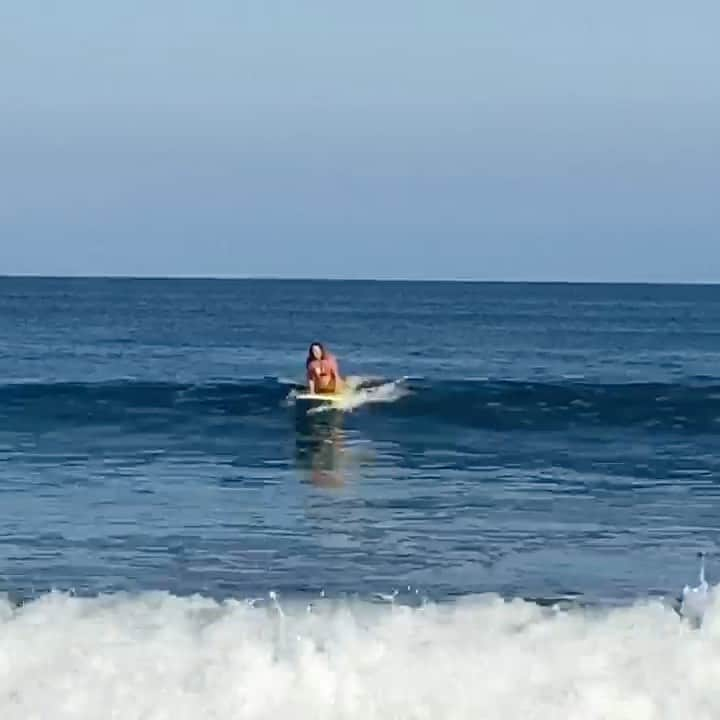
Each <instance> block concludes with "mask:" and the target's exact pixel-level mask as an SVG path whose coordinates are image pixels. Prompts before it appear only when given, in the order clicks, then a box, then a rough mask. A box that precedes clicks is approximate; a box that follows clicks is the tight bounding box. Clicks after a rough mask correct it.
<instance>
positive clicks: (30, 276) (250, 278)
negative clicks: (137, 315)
mask: <svg viewBox="0 0 720 720" xmlns="http://www.w3.org/2000/svg"><path fill="white" fill-rule="evenodd" d="M0 279H25V280H141V281H143V280H144V281H158V280H178V281H193V280H211V281H213V280H214V281H219V282H232V281H236V282H237V281H241V282H243V281H244V282H355V283H418V284H422V283H425V284H430V283H432V284H443V283H446V284H449V283H456V284H466V285H647V286H668V285H670V286H691V287H703V286H706V287H714V286H716V285H719V284H720V280H560V279H555V280H527V279H526V280H521V279H514V280H511V279H502V280H497V279H496V280H491V279H481V278H475V279H472V278H403V277H388V278H371V277H340V276H335V277H313V276H286V277H283V276H275V275H219V274H218V275H213V274H208V275H189V274H177V275H129V274H128V275H125V274H118V275H108V274H78V275H69V274H65V275H55V274H45V273H0Z"/></svg>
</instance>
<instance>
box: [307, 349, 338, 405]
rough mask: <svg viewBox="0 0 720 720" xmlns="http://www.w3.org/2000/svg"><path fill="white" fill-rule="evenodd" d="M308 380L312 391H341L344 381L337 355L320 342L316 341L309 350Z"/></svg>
mask: <svg viewBox="0 0 720 720" xmlns="http://www.w3.org/2000/svg"><path fill="white" fill-rule="evenodd" d="M305 367H306V369H307V380H308V385H309V387H310V392H311V393H339V392H341V391H342V389H343V386H344V382H343V379H342V377H341V375H340V369H339V368H338V363H337V360H336V359H335V357H334V356H333V355H332V354H331V353H329V352H328V351H327V350H325V348H324V347H323V346H322V344H321V343H319V342H314V343H313V344H312V345H311V346H310V349H309V350H308V356H307V361H306V362H305Z"/></svg>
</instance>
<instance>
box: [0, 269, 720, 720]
mask: <svg viewBox="0 0 720 720" xmlns="http://www.w3.org/2000/svg"><path fill="white" fill-rule="evenodd" d="M316 340H317V341H321V342H323V343H325V344H326V346H327V347H328V349H330V350H331V351H332V352H333V353H334V354H335V355H336V357H337V358H338V360H339V363H340V367H341V371H342V372H343V374H345V375H347V376H349V377H350V378H351V379H352V381H353V382H354V383H358V384H359V385H360V386H361V387H364V388H365V389H364V390H361V391H358V394H357V397H356V401H355V402H353V403H351V404H349V405H348V406H347V407H342V408H340V409H335V410H331V411H327V412H318V407H317V406H312V405H308V404H305V403H302V402H298V401H295V399H294V393H295V391H296V390H297V388H298V387H300V385H301V384H302V383H303V381H304V362H305V357H306V354H307V348H308V345H309V344H310V343H311V342H312V341H316ZM719 435H720V286H631V285H572V284H547V285H543V284H482V283H405V282H361V281H357V282H340V281H338V282H335V281H270V280H267V281H260V280H257V281H250V280H125V279H25V278H0V717H2V718H3V720H14V719H15V718H17V719H18V720H19V719H21V718H22V719H23V720H25V719H26V718H30V717H38V718H40V717H42V718H46V717H47V718H50V717H52V718H99V717H111V716H112V717H114V718H122V719H125V718H158V719H159V718H166V717H171V716H177V717H178V718H185V717H187V718H209V717H218V718H219V717H223V718H269V717H283V716H286V717H302V718H304V717H308V718H310V717H312V718H361V717H362V718H363V720H368V719H369V718H374V717H378V718H380V717H382V718H388V717H392V718H444V717H448V718H477V717H483V718H503V720H508V719H511V718H530V717H533V718H558V717H562V718H583V719H584V720H587V719H591V718H638V719H643V720H644V719H647V718H685V717H690V716H692V717H693V718H695V720H698V719H699V718H717V717H718V716H720V692H718V690H717V688H718V687H720V649H718V648H720V611H716V610H715V604H714V592H715V590H714V584H713V578H714V577H715V576H716V575H717V573H718V572H719V571H718V570H717V568H718V567H720V563H716V562H715V560H714V555H715V553H716V552H717V547H718V542H719V541H720V523H719V521H720V510H719V509H718V508H719V507H720V505H719V503H720V442H719ZM698 553H705V555H706V558H705V562H706V566H707V567H706V570H707V579H708V583H709V586H708V587H707V588H705V587H704V586H700V587H699V589H698V592H697V593H696V594H697V595H698V596H700V595H702V597H701V598H700V599H701V600H702V603H701V607H702V612H701V613H700V615H701V617H696V618H695V622H689V620H688V617H687V613H685V614H684V613H683V612H682V607H681V606H680V607H679V603H680V602H681V601H682V597H681V592H682V590H683V588H684V587H685V586H686V585H688V586H690V587H693V588H694V587H696V586H698V585H699V583H700V580H699V578H698V571H699V563H698V558H697V555H698ZM691 593H692V591H691ZM678 598H679V600H678Z"/></svg>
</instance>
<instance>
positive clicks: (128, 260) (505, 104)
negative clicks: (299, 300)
mask: <svg viewBox="0 0 720 720" xmlns="http://www.w3.org/2000/svg"><path fill="white" fill-rule="evenodd" d="M719 27H720V4H718V3H717V2H704V1H698V2H690V3H678V2H665V0H654V1H652V2H651V1H650V0H635V1H634V2H627V1H626V0H623V1H622V2H621V1H620V0H606V1H605V2H595V3H589V2H578V1H577V0H557V1H555V2H553V1H552V0H550V1H549V2H544V3H541V2H534V1H531V0H525V1H524V2H517V1H515V0H498V1H497V2H482V1H481V0H474V1H467V2H459V1H458V2H453V1H452V0H448V2H434V3H430V2H423V1H422V0H393V1H392V2H387V0H386V1H384V2H377V1H376V0H369V1H366V2H362V3H348V2H342V0H296V1H295V2H290V1H289V0H272V1H269V0H258V1H257V2H242V1H240V0H236V1H231V0H216V1H214V2H213V1H208V2H184V1H178V0H172V1H171V0H125V1H124V2H121V3H102V2H97V0H68V2H62V3H60V2H52V3H46V2H38V1H37V0H28V1H27V2H21V1H20V0H16V1H15V2H5V3H2V5H0V158H1V162H0V274H1V273H39V274H131V275H148V274H149V275H223V276H224V275H238V276H248V275H249V276H257V275H259V276H268V275H270V276H316V277H378V278H382V277H407V278H468V279H493V280H503V279H520V280H527V279H537V280H547V279H558V280H640V281H690V282H693V281H720V202H719V201H718V198H719V196H720V42H718V37H717V33H718V28H719Z"/></svg>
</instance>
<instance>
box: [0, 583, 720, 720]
mask: <svg viewBox="0 0 720 720" xmlns="http://www.w3.org/2000/svg"><path fill="white" fill-rule="evenodd" d="M711 594H712V593H711ZM718 687H720V613H719V612H718V610H717V606H716V604H715V603H714V602H710V603H709V604H708V607H707V612H706V616H705V622H704V623H703V625H702V627H701V628H700V629H699V630H698V629H693V626H692V624H690V623H688V622H686V621H685V620H683V619H682V618H681V617H679V616H678V614H677V613H675V612H673V611H672V610H671V609H669V608H667V607H666V606H664V605H663V604H661V603H659V602H649V603H643V604H636V605H634V606H632V607H627V608H622V609H613V610H604V611H581V610H574V611H570V612H558V611H552V610H548V609H542V608H540V607H538V606H537V605H534V604H532V603H528V602H523V601H519V600H516V601H513V602H504V601H502V600H500V599H498V598H474V599H467V600H464V601H461V602H457V603H454V604H447V605H432V604H430V605H425V606H423V607H419V608H408V607H402V606H398V605H388V604H370V603H361V602H358V603H355V604H353V603H348V602H342V603H330V602H329V601H322V600H321V601H320V603H319V604H317V605H314V606H313V608H312V609H310V608H308V607H307V606H305V605H292V604H288V603H283V602H282V599H279V600H278V599H277V598H275V599H274V600H270V601H265V602H262V603H247V602H241V601H228V602H225V603H222V604H218V603H216V602H214V601H212V600H209V599H205V598H200V597H194V598H177V597H172V596H169V595H166V594H143V595H139V596H134V597H131V596H124V595H117V596H108V597H101V598H96V599H79V598H75V597H71V596H68V595H64V594H50V595H46V596H44V597H42V598H40V599H38V600H35V601H32V602H30V603H28V604H26V605H25V606H23V607H20V608H16V609H13V608H11V606H10V604H9V603H8V602H7V601H4V600H0V717H2V718H3V720H27V719H28V718H32V717H37V718H58V719H60V718H78V719H79V718H83V719H84V718H92V719H95V718H110V717H112V718H116V719H117V720H131V719H133V720H135V719H138V720H139V719H140V718H143V719H145V720H148V719H157V720H160V719H164V718H168V719H170V718H179V719H183V718H187V719H190V718H193V719H196V718H244V719H245V718H247V719H248V720H252V719H254V718H284V717H287V718H299V719H302V718H308V719H309V718H312V719H313V720H319V719H323V718H328V719H329V718H348V719H352V718H362V720H372V719H373V718H383V719H386V718H458V719H460V718H473V719H474V718H484V719H488V720H489V719H493V718H498V720H500V719H502V720H513V719H514V718H518V719H520V718H522V720H528V718H536V719H544V718H548V720H555V719H556V718H567V719H575V718H577V719H578V720H593V719H594V718H598V719H599V718H605V719H607V720H615V719H618V720H619V719H621V718H622V719H624V720H626V719H627V720H629V719H631V718H632V719H633V720H650V719H652V718H681V717H692V718H693V720H698V719H700V718H717V717H720V692H718Z"/></svg>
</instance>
